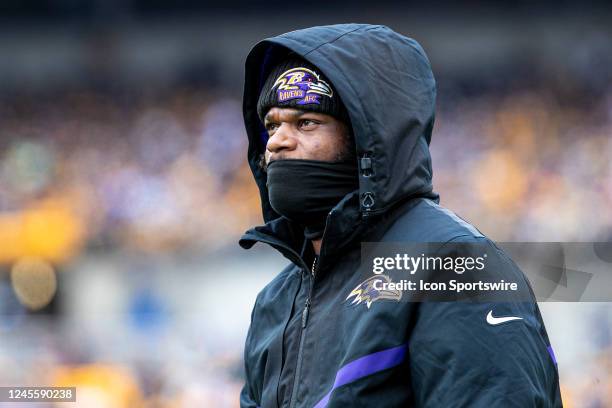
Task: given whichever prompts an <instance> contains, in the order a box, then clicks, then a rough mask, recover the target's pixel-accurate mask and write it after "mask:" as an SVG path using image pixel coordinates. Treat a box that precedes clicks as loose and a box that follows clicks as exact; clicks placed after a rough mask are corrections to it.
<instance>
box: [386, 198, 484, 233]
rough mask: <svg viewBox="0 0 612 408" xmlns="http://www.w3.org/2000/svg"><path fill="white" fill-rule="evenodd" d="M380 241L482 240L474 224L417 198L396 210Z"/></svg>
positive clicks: (439, 206)
mask: <svg viewBox="0 0 612 408" xmlns="http://www.w3.org/2000/svg"><path fill="white" fill-rule="evenodd" d="M397 211H398V212H399V215H397V216H396V217H395V220H394V221H393V223H392V224H391V225H390V227H389V228H388V229H387V231H386V232H385V234H384V236H383V239H384V241H399V242H401V241H408V242H447V241H473V240H476V241H479V240H486V239H487V238H486V237H485V235H484V234H483V233H482V232H480V231H479V230H478V229H477V228H476V227H475V226H473V225H472V224H470V223H469V222H467V221H466V220H464V219H463V218H461V217H460V216H458V215H457V214H455V213H454V212H453V211H451V210H449V209H448V208H445V207H443V206H441V205H439V204H437V203H436V202H434V201H433V200H430V199H426V198H418V199H416V200H414V201H412V202H410V203H408V205H406V206H402V207H401V208H399V209H398V210H397Z"/></svg>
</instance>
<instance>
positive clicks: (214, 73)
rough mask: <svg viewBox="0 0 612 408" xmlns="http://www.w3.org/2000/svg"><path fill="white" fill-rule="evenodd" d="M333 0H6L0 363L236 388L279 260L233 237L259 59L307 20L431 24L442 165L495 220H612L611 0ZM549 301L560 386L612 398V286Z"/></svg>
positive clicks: (552, 227)
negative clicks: (601, 299)
mask: <svg viewBox="0 0 612 408" xmlns="http://www.w3.org/2000/svg"><path fill="white" fill-rule="evenodd" d="M334 4H336V6H334V7H332V6H330V5H329V4H326V2H321V1H311V2H305V3H287V2H280V1H271V2H263V1H255V2H247V1H243V2H233V3H232V4H228V3H226V2H222V1H213V2H208V3H203V2H196V1H186V0H183V1H179V2H174V3H173V5H172V6H167V5H164V4H163V2H161V1H142V0H131V1H121V0H115V1H105V0H98V1H92V2H89V3H88V2H77V1H71V0H46V1H41V2H36V1H33V0H31V1H24V2H22V1H3V2H2V4H0V385H62V384H70V385H77V386H78V399H79V403H78V406H81V407H194V406H200V407H234V406H237V396H238V393H239V390H240V387H241V382H242V380H241V375H242V368H241V364H242V355H241V352H242V347H243V341H244V337H245V333H246V329H247V327H248V323H249V318H250V311H251V307H252V304H253V301H254V298H255V295H256V293H257V292H258V291H259V289H260V288H261V287H262V286H263V285H264V284H265V283H266V282H267V281H268V280H269V279H270V278H271V277H272V276H273V275H274V274H275V273H276V272H278V271H279V270H280V268H281V267H282V266H283V265H284V264H285V260H284V259H283V258H282V257H281V256H280V255H278V254H277V253H275V252H274V251H273V250H272V249H269V248H264V247H257V246H256V247H255V248H254V249H253V250H251V251H248V252H246V251H243V250H241V249H240V248H239V247H238V246H237V239H238V238H239V236H240V234H241V233H242V232H243V231H244V230H246V229H247V228H248V227H250V226H252V225H254V224H256V223H258V222H260V219H261V218H260V211H259V199H258V196H257V191H256V188H255V185H254V183H253V182H252V179H251V176H250V173H249V171H248V169H247V167H246V164H245V154H246V153H245V152H246V137H245V133H244V130H243V123H242V117H241V87H242V81H243V72H242V69H243V59H244V57H245V55H246V53H247V52H248V50H249V47H250V46H251V45H253V44H254V43H255V42H256V41H257V40H259V39H261V38H264V37H266V36H269V35H274V34H278V33H281V32H284V31H289V30H292V29H297V28H300V27H305V26H309V25H316V24H329V23H336V22H373V23H383V24H387V25H389V26H390V27H392V28H394V29H395V30H397V31H400V32H402V33H404V34H406V35H409V36H411V37H414V38H416V39H417V40H418V41H419V42H420V43H421V44H422V45H423V46H424V48H425V50H426V51H427V52H428V54H429V57H430V59H431V62H432V65H433V69H434V73H435V75H436V78H437V83H438V113H437V119H436V126H435V129H434V136H433V141H432V147H431V148H432V154H433V162H434V184H435V187H436V189H437V190H438V191H439V192H440V194H441V196H442V203H443V204H444V205H446V206H447V207H449V208H451V209H453V210H455V211H456V212H457V213H458V214H459V215H461V216H463V217H464V218H466V219H467V220H469V221H471V222H473V223H475V224H476V225H477V226H478V227H479V228H480V229H481V230H482V231H483V232H485V233H487V234H488V235H489V236H491V237H492V238H494V239H495V240H498V241H568V242H571V241H610V240H612V211H611V209H612V164H611V162H610V158H611V157H612V138H611V136H612V40H611V38H612V24H610V23H611V22H612V18H611V17H612V13H611V9H610V8H609V7H606V6H605V3H604V2H602V3H599V2H594V3H593V2H590V3H586V4H585V3H584V2H581V3H578V2H571V1H566V2H544V3H539V4H538V5H534V4H532V2H516V3H513V4H512V5H507V4H501V3H491V2H478V1H471V2H467V3H464V4H462V5H457V4H456V3H454V2H437V3H436V4H435V5H432V6H424V5H422V4H410V3H405V2H402V3H399V4H396V3H393V2H390V1H377V2H369V1H354V2H350V3H334ZM381 63H384V62H383V61H381ZM364 80H367V79H365V78H364ZM372 91H373V92H375V84H373V89H372ZM542 309H543V313H544V317H545V320H546V322H547V325H548V329H549V334H550V335H551V339H552V342H553V345H554V347H555V350H556V354H557V358H558V360H559V367H560V371H561V376H562V388H563V395H564V399H565V403H566V406H567V407H604V406H612V379H611V375H612V348H611V347H612V331H611V328H612V308H611V307H610V304H606V303H546V304H543V305H542ZM0 406H2V407H4V406H9V405H8V404H4V405H3V404H2V403H0ZM19 406H20V407H25V406H29V405H28V404H24V403H22V404H20V405H19ZM32 406H42V405H40V404H37V405H32ZM71 406H72V405H71Z"/></svg>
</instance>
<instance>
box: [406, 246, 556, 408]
mask: <svg viewBox="0 0 612 408" xmlns="http://www.w3.org/2000/svg"><path fill="white" fill-rule="evenodd" d="M498 251H500V252H499V256H500V258H502V261H504V262H502V264H503V265H505V266H504V268H516V269H514V270H512V271H508V275H514V274H516V273H517V270H518V267H517V266H516V265H515V264H514V263H513V262H512V261H511V260H510V259H509V258H507V256H506V255H505V254H504V253H503V252H501V250H499V249H498ZM502 272H503V271H502ZM518 272H520V270H518ZM521 275H522V273H521ZM489 313H492V315H493V316H495V317H503V316H516V317H520V318H521V320H514V321H508V322H505V323H502V324H495V325H491V324H490V323H489V322H488V321H487V315H488V314H489ZM415 317H416V319H415V323H414V326H413V329H412V331H411V335H410V340H409V364H410V372H411V381H412V388H413V391H414V398H415V402H416V406H418V407H476V408H478V407H483V408H484V407H517V408H518V407H520V408H529V407H562V404H561V396H560V391H559V376H558V370H557V366H556V361H555V359H554V354H553V352H552V348H551V346H550V343H549V341H548V336H547V334H546V329H545V327H544V323H543V321H542V318H541V315H540V312H539V309H538V307H537V303H536V302H535V299H533V301H531V302H529V301H524V299H521V301H516V302H512V301H506V302H494V303H493V302H478V303H476V302H467V301H457V302H423V303H421V304H419V306H418V308H417V312H416V315H415Z"/></svg>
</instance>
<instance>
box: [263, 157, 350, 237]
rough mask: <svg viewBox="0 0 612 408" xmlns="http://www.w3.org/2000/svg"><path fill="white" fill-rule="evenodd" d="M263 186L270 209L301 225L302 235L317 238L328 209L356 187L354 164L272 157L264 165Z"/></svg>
mask: <svg viewBox="0 0 612 408" xmlns="http://www.w3.org/2000/svg"><path fill="white" fill-rule="evenodd" d="M267 187H268V195H269V199H270V204H271V205H272V208H273V209H274V211H276V212H277V213H279V214H280V215H283V216H285V217H287V218H288V219H290V220H291V221H294V222H297V223H298V224H300V225H302V226H303V227H304V234H305V236H306V238H310V239H317V238H320V237H321V236H323V231H324V230H325V221H326V219H327V214H328V213H329V211H330V210H331V209H332V208H333V207H334V206H335V205H336V204H338V203H339V202H340V200H341V199H342V198H343V197H344V196H345V195H347V194H348V193H350V192H352V191H355V190H357V189H358V188H359V180H358V178H357V164H356V163H346V162H336V163H334V162H325V161H319V160H302V159H287V160H275V161H273V162H271V163H270V164H269V165H268V182H267Z"/></svg>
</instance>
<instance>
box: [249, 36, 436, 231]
mask: <svg viewBox="0 0 612 408" xmlns="http://www.w3.org/2000/svg"><path fill="white" fill-rule="evenodd" d="M289 52H294V53H296V54H298V55H299V56H301V57H302V58H304V59H306V60H307V61H309V62H310V63H312V64H314V65H315V66H317V67H318V68H319V69H320V70H321V71H322V72H323V74H324V75H325V76H326V77H327V78H328V79H329V80H330V81H331V82H332V84H333V86H334V88H335V89H336V91H337V92H338V94H339V95H340V98H341V99H342V101H343V103H344V105H345V106H346V109H347V110H348V113H349V117H350V120H351V124H352V127H353V134H354V136H355V143H356V149H357V160H358V168H359V191H358V192H355V193H354V195H355V197H354V199H350V200H349V197H345V199H344V200H343V201H342V202H341V204H342V210H343V211H346V210H348V209H350V210H354V212H355V213H356V214H358V215H359V217H360V218H367V217H368V216H372V215H378V214H384V213H385V212H387V211H388V210H389V209H390V208H391V207H393V206H394V205H396V204H398V203H399V202H401V201H404V200H406V199H408V198H411V197H416V196H425V197H429V198H433V199H437V194H435V193H434V192H433V186H432V167H431V156H430V153H429V142H430V140H431V131H432V128H433V124H434V113H435V98H436V84H435V79H434V76H433V72H432V70H431V66H430V63H429V60H428V58H427V56H426V55H425V52H424V51H423V48H422V47H421V46H420V45H419V43H417V42H416V41H415V40H413V39H411V38H408V37H405V36H403V35H401V34H398V33H396V32H394V31H393V30H391V29H390V28H388V27H385V26H380V25H368V24H338V25H330V26H319V27H311V28H306V29H303V30H297V31H292V32H289V33H286V34H282V35H279V36H277V37H272V38H268V39H265V40H263V41H261V42H259V43H258V44H257V45H255V46H254V47H253V49H252V50H251V52H250V53H249V55H248V57H247V60H246V66H245V69H246V75H245V87H244V99H243V113H244V121H245V125H246V130H247V134H248V138H249V148H248V161H249V165H250V167H251V170H252V172H253V175H254V177H255V181H256V183H257V185H258V187H259V191H260V195H261V204H262V211H263V218H264V220H265V222H266V223H268V224H270V223H272V222H274V223H275V224H278V222H279V219H281V218H282V219H284V218H283V217H280V215H279V214H277V213H276V212H275V211H274V210H273V209H272V207H271V206H270V202H269V199H268V191H267V188H266V173H265V172H264V171H263V170H261V169H260V168H259V166H258V160H259V157H260V155H261V153H263V152H264V150H265V145H266V142H267V139H268V136H267V132H266V130H265V128H264V126H263V123H261V121H260V119H259V117H258V115H257V100H258V96H259V93H260V91H261V88H262V87H263V85H264V82H265V80H266V78H267V76H268V74H269V72H270V71H271V69H272V68H273V67H274V66H275V65H276V64H277V63H278V62H279V61H280V60H282V59H283V58H284V57H285V56H286V55H287V54H288V53H289Z"/></svg>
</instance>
